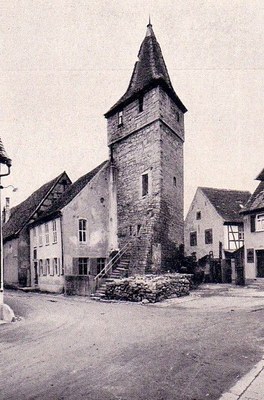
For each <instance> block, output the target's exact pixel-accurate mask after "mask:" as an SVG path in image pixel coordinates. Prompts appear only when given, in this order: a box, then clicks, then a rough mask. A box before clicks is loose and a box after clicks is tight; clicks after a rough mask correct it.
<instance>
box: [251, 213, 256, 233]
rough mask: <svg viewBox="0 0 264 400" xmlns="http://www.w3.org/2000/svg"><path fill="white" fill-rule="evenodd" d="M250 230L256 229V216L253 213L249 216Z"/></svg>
mask: <svg viewBox="0 0 264 400" xmlns="http://www.w3.org/2000/svg"><path fill="white" fill-rule="evenodd" d="M250 231H251V232H255V231H256V216H255V215H251V216H250Z"/></svg>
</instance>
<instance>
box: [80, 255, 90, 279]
mask: <svg viewBox="0 0 264 400" xmlns="http://www.w3.org/2000/svg"><path fill="white" fill-rule="evenodd" d="M88 260H89V259H88V258H87V257H81V258H79V263H78V264H79V275H88V273H89V270H88Z"/></svg>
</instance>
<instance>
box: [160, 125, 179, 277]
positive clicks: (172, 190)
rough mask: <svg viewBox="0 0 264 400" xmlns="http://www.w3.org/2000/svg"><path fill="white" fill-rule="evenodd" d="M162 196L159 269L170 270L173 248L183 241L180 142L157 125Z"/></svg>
mask: <svg viewBox="0 0 264 400" xmlns="http://www.w3.org/2000/svg"><path fill="white" fill-rule="evenodd" d="M161 170H162V189H161V190H162V194H161V211H160V212H161V215H160V231H161V243H162V246H161V247H162V268H164V269H165V270H167V269H170V268H171V267H172V266H173V265H174V262H173V258H174V257H175V256H176V251H177V250H176V248H179V246H180V245H181V244H183V242H184V223H183V221H184V219H183V143H182V141H181V140H180V139H179V138H177V136H176V135H175V134H174V133H173V132H172V131H171V130H170V129H168V128H167V127H166V126H165V125H164V124H162V123H161Z"/></svg>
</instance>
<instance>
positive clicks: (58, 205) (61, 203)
mask: <svg viewBox="0 0 264 400" xmlns="http://www.w3.org/2000/svg"><path fill="white" fill-rule="evenodd" d="M107 163H108V161H104V162H103V163H101V164H100V165H98V167H96V168H94V169H93V170H92V171H90V172H88V173H87V174H85V175H83V176H81V177H80V178H79V179H78V180H77V181H75V182H74V183H72V184H71V185H70V186H69V187H68V188H67V189H66V190H65V192H64V193H63V194H62V195H61V196H60V197H59V199H58V200H57V201H56V202H54V204H52V206H51V207H50V208H48V209H47V210H46V211H45V212H44V213H43V214H42V215H41V216H40V217H39V218H37V219H36V221H34V224H35V223H36V224H37V223H40V222H42V221H44V220H49V219H50V218H52V217H53V216H54V215H57V214H58V213H59V212H60V211H61V210H62V209H63V207H65V206H66V205H67V204H69V203H70V201H72V199H74V197H75V196H77V194H78V193H79V192H80V191H81V190H82V189H83V188H84V187H85V186H86V185H87V183H89V182H90V181H91V180H92V178H94V177H95V175H96V174H97V173H98V172H99V171H100V170H101V169H102V168H103V167H104V166H105V165H106V164H107Z"/></svg>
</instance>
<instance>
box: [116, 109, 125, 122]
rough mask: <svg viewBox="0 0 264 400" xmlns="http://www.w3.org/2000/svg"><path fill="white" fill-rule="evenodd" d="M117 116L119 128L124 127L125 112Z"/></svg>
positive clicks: (120, 112)
mask: <svg viewBox="0 0 264 400" xmlns="http://www.w3.org/2000/svg"><path fill="white" fill-rule="evenodd" d="M117 116H118V126H122V125H123V116H124V114H123V110H122V111H119V112H118V114H117Z"/></svg>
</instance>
